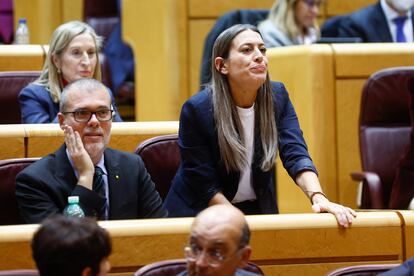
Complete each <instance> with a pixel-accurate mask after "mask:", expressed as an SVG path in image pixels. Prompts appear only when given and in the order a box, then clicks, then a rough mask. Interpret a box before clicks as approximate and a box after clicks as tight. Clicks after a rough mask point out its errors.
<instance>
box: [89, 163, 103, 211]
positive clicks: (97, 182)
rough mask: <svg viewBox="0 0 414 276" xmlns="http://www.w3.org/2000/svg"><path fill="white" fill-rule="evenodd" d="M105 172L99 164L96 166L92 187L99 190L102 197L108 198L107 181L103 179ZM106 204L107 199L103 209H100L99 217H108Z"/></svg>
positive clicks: (96, 190)
mask: <svg viewBox="0 0 414 276" xmlns="http://www.w3.org/2000/svg"><path fill="white" fill-rule="evenodd" d="M103 175H104V172H103V171H102V169H101V168H100V167H98V166H96V167H95V173H94V175H93V185H92V189H93V190H94V191H95V192H97V193H98V194H99V195H100V196H101V197H104V198H105V199H106V195H105V182H104V180H103V177H102V176H103ZM106 205H107V201H106V200H105V204H104V205H103V207H102V209H101V210H100V211H99V214H98V218H99V219H106Z"/></svg>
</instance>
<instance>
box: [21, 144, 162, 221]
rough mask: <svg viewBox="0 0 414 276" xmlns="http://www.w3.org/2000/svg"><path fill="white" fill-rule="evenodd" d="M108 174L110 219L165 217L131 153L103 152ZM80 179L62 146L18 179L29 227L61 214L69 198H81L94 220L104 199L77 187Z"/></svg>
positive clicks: (147, 177) (152, 187) (138, 160)
mask: <svg viewBox="0 0 414 276" xmlns="http://www.w3.org/2000/svg"><path fill="white" fill-rule="evenodd" d="M104 155H105V167H106V169H107V171H108V186H109V219H110V220H119V219H138V218H159V217H166V216H167V212H166V210H165V209H164V207H163V206H162V200H161V198H160V196H159V195H158V193H157V191H156V189H155V185H154V183H153V182H152V180H151V177H150V175H149V174H148V172H147V170H146V169H145V165H144V162H143V161H142V159H141V158H140V157H139V156H138V155H136V154H132V153H127V152H123V151H118V150H114V149H110V148H107V149H106V150H105V152H104ZM77 182H78V181H77V178H76V176H75V173H74V171H73V168H72V165H71V164H70V162H69V159H68V156H67V154H66V147H65V146H64V145H63V146H62V147H60V148H59V149H58V150H57V151H56V152H54V153H52V154H49V155H47V156H45V157H43V158H42V159H40V160H39V161H37V162H35V163H33V164H32V165H30V166H28V167H27V168H26V169H24V170H23V171H21V172H20V173H19V174H18V175H17V177H16V198H17V203H18V205H19V209H20V213H21V215H22V217H23V219H24V220H25V221H26V222H27V223H40V222H41V221H42V220H43V219H45V218H46V217H48V216H51V215H53V214H61V213H62V212H63V209H64V208H65V206H66V205H67V199H68V196H79V199H80V205H81V206H82V209H83V210H84V211H85V214H86V215H87V216H95V215H96V214H97V213H98V211H99V210H101V208H102V206H103V204H104V203H105V199H104V198H103V197H101V196H100V195H99V194H98V193H96V192H94V191H91V190H89V189H86V188H84V187H83V186H80V185H77Z"/></svg>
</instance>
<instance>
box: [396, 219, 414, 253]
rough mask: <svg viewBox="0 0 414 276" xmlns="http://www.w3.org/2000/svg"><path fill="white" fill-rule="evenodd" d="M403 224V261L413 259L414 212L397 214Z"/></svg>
mask: <svg viewBox="0 0 414 276" xmlns="http://www.w3.org/2000/svg"><path fill="white" fill-rule="evenodd" d="M398 213H399V214H400V215H401V217H402V219H403V222H404V228H403V229H404V238H405V241H404V244H405V259H404V260H408V259H410V258H411V257H414V212H413V211H399V212H398Z"/></svg>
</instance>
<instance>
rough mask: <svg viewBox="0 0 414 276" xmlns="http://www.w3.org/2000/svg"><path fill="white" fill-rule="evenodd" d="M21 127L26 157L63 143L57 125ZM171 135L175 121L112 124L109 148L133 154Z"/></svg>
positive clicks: (176, 127)
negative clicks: (156, 138) (149, 142)
mask: <svg viewBox="0 0 414 276" xmlns="http://www.w3.org/2000/svg"><path fill="white" fill-rule="evenodd" d="M22 126H23V127H24V133H25V136H26V137H28V143H27V157H41V156H45V155H47V154H49V153H52V152H54V151H56V150H57V149H58V148H59V147H60V146H61V145H62V144H63V142H64V138H63V132H62V130H61V129H60V127H59V125H58V124H26V125H22ZM0 131H1V129H0ZM173 133H178V122H177V121H171V122H129V123H126V122H123V123H112V130H111V141H110V143H109V147H111V148H114V149H118V150H124V151H128V152H133V151H134V149H135V148H136V147H137V145H138V144H139V143H140V142H142V141H143V140H145V139H148V138H151V137H154V136H158V135H165V134H173ZM0 135H1V132H0ZM0 137H1V136H0Z"/></svg>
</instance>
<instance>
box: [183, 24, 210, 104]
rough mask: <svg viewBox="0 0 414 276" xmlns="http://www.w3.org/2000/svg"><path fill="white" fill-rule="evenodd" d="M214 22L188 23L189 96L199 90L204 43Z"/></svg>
mask: <svg viewBox="0 0 414 276" xmlns="http://www.w3.org/2000/svg"><path fill="white" fill-rule="evenodd" d="M214 23H215V20H213V19H205V20H191V21H190V37H189V45H190V47H189V48H190V60H189V62H190V66H189V74H190V81H191V83H190V94H189V95H188V96H190V95H193V94H195V93H196V92H198V91H199V90H200V85H199V84H200V73H201V58H202V56H203V50H204V42H205V39H206V38H207V35H208V33H209V32H210V30H211V28H212V27H213V25H214Z"/></svg>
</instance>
